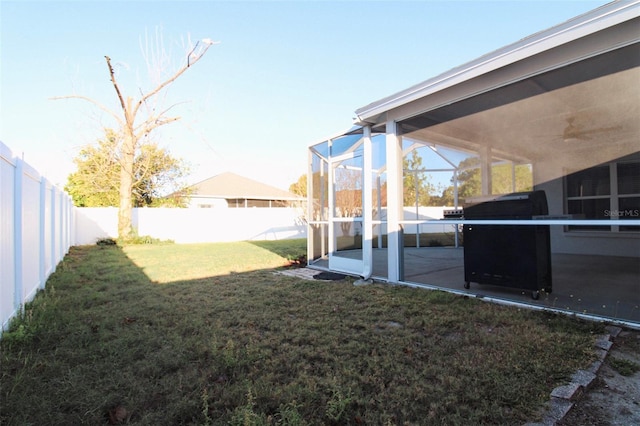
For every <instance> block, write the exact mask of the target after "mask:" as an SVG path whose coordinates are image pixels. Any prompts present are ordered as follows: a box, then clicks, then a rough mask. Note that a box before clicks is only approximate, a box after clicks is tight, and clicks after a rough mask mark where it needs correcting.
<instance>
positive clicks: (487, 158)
mask: <svg viewBox="0 0 640 426" xmlns="http://www.w3.org/2000/svg"><path fill="white" fill-rule="evenodd" d="M480 185H481V188H482V195H491V148H489V147H482V148H480Z"/></svg>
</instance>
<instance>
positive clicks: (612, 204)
mask: <svg viewBox="0 0 640 426" xmlns="http://www.w3.org/2000/svg"><path fill="white" fill-rule="evenodd" d="M565 185H566V186H565V188H566V199H567V213H568V214H571V215H575V216H577V217H580V218H583V219H612V220H616V221H622V220H625V219H627V220H628V219H638V218H640V161H637V160H630V161H620V162H615V163H609V164H605V165H601V166H597V167H593V168H590V169H586V170H581V171H579V172H575V173H572V174H570V175H568V176H567V177H566V180H565ZM569 230H570V231H573V230H581V231H583V230H593V231H614V232H616V231H635V232H638V231H640V229H639V228H638V227H634V226H624V225H618V224H616V225H614V226H612V227H602V226H589V225H580V226H569Z"/></svg>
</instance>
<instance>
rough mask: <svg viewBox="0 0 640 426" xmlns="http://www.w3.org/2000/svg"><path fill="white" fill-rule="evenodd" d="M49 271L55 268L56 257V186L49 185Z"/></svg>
mask: <svg viewBox="0 0 640 426" xmlns="http://www.w3.org/2000/svg"><path fill="white" fill-rule="evenodd" d="M50 220H51V242H50V243H49V244H50V245H51V247H50V250H51V256H50V257H51V272H54V271H55V270H56V265H57V263H58V262H57V259H56V234H57V228H56V187H55V186H53V185H51V218H50Z"/></svg>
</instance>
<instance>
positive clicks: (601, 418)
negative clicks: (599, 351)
mask: <svg viewBox="0 0 640 426" xmlns="http://www.w3.org/2000/svg"><path fill="white" fill-rule="evenodd" d="M621 365H622V366H627V367H629V366H630V367H631V371H633V369H634V368H633V366H634V365H635V366H640V331H635V330H623V331H622V332H620V334H619V335H618V336H617V337H616V338H615V340H614V343H613V346H612V347H611V350H610V351H609V355H608V356H607V358H606V360H605V362H604V364H603V365H602V367H601V368H600V370H599V371H598V378H597V379H596V381H595V384H594V386H593V387H592V388H591V389H589V391H588V392H587V394H586V395H585V396H583V397H582V399H580V401H578V402H577V403H576V404H575V406H574V407H573V408H572V409H571V411H570V412H569V414H567V416H565V418H564V419H563V420H562V421H561V422H558V425H561V426H595V425H598V426H618V425H620V426H627V425H640V371H635V372H633V373H631V371H629V368H621ZM621 372H622V373H624V375H623V374H621ZM629 373H631V374H629Z"/></svg>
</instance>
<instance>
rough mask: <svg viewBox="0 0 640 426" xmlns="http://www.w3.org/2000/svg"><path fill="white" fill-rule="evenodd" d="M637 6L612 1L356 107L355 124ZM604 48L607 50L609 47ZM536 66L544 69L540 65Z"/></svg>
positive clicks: (600, 26)
mask: <svg viewBox="0 0 640 426" xmlns="http://www.w3.org/2000/svg"><path fill="white" fill-rule="evenodd" d="M639 3H640V2H639V1H638V0H634V1H630V2H626V1H625V2H619V1H614V2H611V3H608V4H606V5H604V6H602V7H599V8H597V9H594V10H592V11H590V12H587V13H585V14H583V15H580V16H577V17H575V18H573V19H570V20H568V21H566V22H564V23H562V24H559V25H556V26H554V27H552V28H549V29H547V30H544V31H540V32H538V33H536V34H533V35H531V36H529V37H526V38H524V39H522V40H519V41H517V42H515V43H512V44H510V45H508V46H505V47H503V48H501V49H498V50H496V51H494V52H491V53H488V54H486V55H484V56H481V57H480V58H478V59H475V60H473V61H471V62H468V63H466V64H463V65H461V66H459V67H456V68H453V69H451V70H449V71H447V72H445V73H443V74H440V75H438V76H436V77H433V78H430V79H428V80H426V81H423V82H421V83H418V84H416V85H414V86H411V87H409V88H407V89H405V90H403V91H401V92H398V93H395V94H392V95H390V96H387V97H385V98H383V99H380V100H378V101H375V102H372V103H370V104H368V105H366V106H363V107H361V108H358V109H357V110H356V111H355V113H356V116H357V118H356V120H355V121H356V123H359V124H368V123H375V122H378V123H380V122H383V121H385V120H386V118H385V117H384V115H383V114H384V113H385V112H387V111H389V110H392V109H394V108H399V107H401V106H403V105H406V104H408V103H411V102H413V101H416V100H418V99H420V98H424V97H426V96H429V95H433V94H434V93H437V92H440V91H443V90H445V89H447V88H450V87H453V86H456V85H460V84H462V83H463V82H465V81H468V80H471V79H474V78H477V77H478V76H481V75H483V74H487V73H490V72H491V71H495V70H498V69H501V68H504V67H506V66H509V65H511V64H514V63H517V62H519V61H523V60H525V59H527V58H533V57H535V56H536V55H539V54H540V53H542V52H546V51H550V50H552V49H554V48H556V47H558V46H562V45H565V44H567V43H570V42H572V41H575V40H578V39H580V38H585V37H586V36H588V35H590V34H594V33H597V32H599V31H602V30H604V29H607V28H611V27H614V26H616V25H619V24H621V23H623V22H627V21H631V20H633V19H634V18H637V17H638V15H639V9H640V8H639V7H638V6H639ZM636 28H637V27H636ZM607 47H608V48H609V47H610V46H607ZM618 47H619V46H618ZM591 48H596V49H597V47H596V46H591ZM593 54H594V52H589V55H593ZM582 59H584V56H582V57H580V55H576V57H566V58H565V61H566V62H573V61H579V60H582ZM539 65H540V66H542V67H544V66H545V65H544V64H543V63H540V64H539ZM563 65H566V63H564V64H558V63H556V64H554V65H553V66H554V67H559V66H563ZM547 70H548V69H547ZM447 102H451V99H447Z"/></svg>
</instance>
